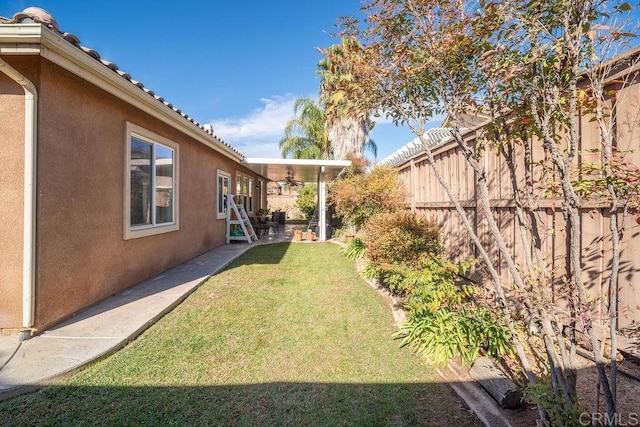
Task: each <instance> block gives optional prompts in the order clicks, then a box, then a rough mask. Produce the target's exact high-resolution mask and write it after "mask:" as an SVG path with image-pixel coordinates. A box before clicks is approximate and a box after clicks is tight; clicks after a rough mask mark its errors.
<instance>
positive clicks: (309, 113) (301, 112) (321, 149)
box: [280, 98, 332, 159]
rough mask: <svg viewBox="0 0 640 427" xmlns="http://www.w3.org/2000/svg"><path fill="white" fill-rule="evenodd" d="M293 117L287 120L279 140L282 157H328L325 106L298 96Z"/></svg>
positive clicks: (329, 154) (328, 146) (329, 147)
mask: <svg viewBox="0 0 640 427" xmlns="http://www.w3.org/2000/svg"><path fill="white" fill-rule="evenodd" d="M293 113H294V115H295V117H293V118H292V119H291V120H289V121H288V122H287V125H286V127H285V128H284V136H283V137H282V139H281V140H280V152H281V153H282V157H283V158H287V157H291V158H294V159H330V158H331V157H332V156H331V146H330V145H329V139H328V138H327V132H326V130H325V108H324V105H323V104H322V103H321V102H320V101H318V103H316V102H314V100H313V99H311V98H298V99H296V101H295V103H294V104H293Z"/></svg>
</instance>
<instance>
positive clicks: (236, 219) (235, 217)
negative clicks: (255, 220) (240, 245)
mask: <svg viewBox="0 0 640 427" xmlns="http://www.w3.org/2000/svg"><path fill="white" fill-rule="evenodd" d="M233 197H234V196H233V194H227V244H229V243H231V241H232V240H246V241H247V242H248V243H251V242H253V241H255V240H258V236H257V235H256V232H255V230H254V229H253V225H252V224H251V221H250V220H249V215H247V211H246V210H245V209H244V206H242V205H237V204H236V202H235V201H234V200H233ZM232 225H239V226H240V229H241V230H242V235H237V236H232V235H231V226H232Z"/></svg>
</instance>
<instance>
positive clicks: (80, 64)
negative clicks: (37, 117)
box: [0, 24, 244, 162]
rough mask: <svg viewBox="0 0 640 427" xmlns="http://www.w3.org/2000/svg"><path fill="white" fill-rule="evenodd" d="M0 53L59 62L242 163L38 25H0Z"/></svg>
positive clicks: (183, 119)
mask: <svg viewBox="0 0 640 427" xmlns="http://www.w3.org/2000/svg"><path fill="white" fill-rule="evenodd" d="M0 54H8V55H35V54H38V55H40V56H42V57H43V58H46V59H47V60H49V61H51V62H53V63H55V64H56V65H59V66H60V67H62V68H64V69H66V70H68V71H70V72H71V73H73V74H75V75H77V76H79V77H81V78H82V79H84V80H86V81H88V82H90V83H92V84H94V85H95V86H97V87H99V88H100V89H103V90H105V91H106V92H108V93H110V94H112V95H114V96H116V97H118V98H119V99H122V100H123V101H125V102H127V103H128V104H131V105H133V106H134V107H136V108H138V109H140V110H142V111H144V112H145V113H147V114H150V115H152V116H153V117H156V118H158V119H159V120H161V121H162V122H164V123H166V124H168V125H170V126H172V127H173V128H175V129H176V130H179V131H181V132H182V133H184V134H186V135H188V136H190V137H192V138H193V139H195V140H196V141H198V142H200V143H202V144H204V145H206V146H208V147H209V148H211V149H213V150H215V151H217V152H219V153H220V154H223V155H224V156H226V157H228V158H230V159H232V160H235V161H238V162H241V161H242V160H243V159H244V156H243V155H242V154H240V153H238V152H236V151H234V150H233V149H232V148H230V147H228V146H227V145H226V144H224V143H223V142H222V141H221V140H220V139H219V138H217V137H216V136H212V135H210V134H208V133H207V132H205V130H204V129H202V128H201V127H200V126H198V125H197V124H196V123H195V122H193V121H191V120H189V119H188V118H186V117H185V116H183V115H182V114H181V113H179V112H178V111H176V110H174V109H173V108H171V107H169V106H168V105H166V104H164V103H163V102H161V101H159V100H158V99H156V98H155V97H154V96H153V95H151V94H149V93H147V92H145V91H144V90H143V89H141V88H139V87H138V86H136V85H135V84H133V83H132V82H131V81H129V80H127V79H125V78H123V77H122V76H120V75H119V74H118V73H117V72H115V71H113V70H111V69H110V68H108V67H106V66H105V65H104V64H103V63H102V62H100V61H99V60H96V59H94V58H93V57H91V56H89V55H87V54H86V53H85V52H83V51H82V50H80V49H78V48H77V47H75V46H73V45H72V44H70V43H69V42H68V41H66V40H65V39H64V38H63V37H61V36H60V35H58V34H55V33H54V32H52V31H50V30H49V29H47V28H45V27H44V26H43V25H41V24H8V25H0Z"/></svg>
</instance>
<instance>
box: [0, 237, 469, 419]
mask: <svg viewBox="0 0 640 427" xmlns="http://www.w3.org/2000/svg"><path fill="white" fill-rule="evenodd" d="M394 330H395V327H394V325H393V319H392V317H391V312H390V309H389V307H387V306H385V304H384V303H383V302H382V300H381V299H380V298H379V296H378V295H377V294H376V292H375V291H374V290H372V289H371V288H370V287H369V286H368V285H367V284H366V283H365V282H364V281H363V280H362V279H361V278H360V277H359V276H358V274H357V273H356V271H355V269H354V266H353V262H351V261H349V260H347V259H346V258H344V256H343V255H342V254H341V253H340V250H339V248H338V247H337V246H336V245H333V244H329V243H327V244H319V243H318V244H293V245H291V244H286V243H281V244H273V245H264V246H256V247H255V248H252V249H250V250H249V251H248V252H246V253H245V254H244V255H243V256H241V257H240V258H239V259H237V260H236V261H235V262H234V263H233V264H231V265H230V266H229V267H228V268H227V269H226V270H225V271H223V272H221V273H220V274H218V275H216V276H214V277H212V278H211V279H210V280H209V281H208V282H207V283H205V284H204V285H203V286H201V287H200V288H199V289H198V290H197V291H196V292H194V293H193V294H192V295H191V296H190V297H189V298H188V299H187V300H186V301H184V302H183V303H182V304H181V305H180V306H178V307H177V308H176V309H175V310H174V311H172V312H171V313H169V314H168V315H167V316H165V317H164V318H163V319H162V320H160V321H159V322H158V323H157V324H155V325H154V326H153V327H151V328H150V329H149V330H148V331H147V332H145V333H144V334H143V335H141V336H140V337H139V338H138V339H137V340H135V341H134V342H132V343H131V344H130V345H129V346H127V347H126V348H124V349H123V350H121V351H119V352H118V353H116V354H114V355H113V356H111V357H109V358H107V359H105V360H103V361H101V362H99V363H97V364H95V365H93V366H91V367H89V368H87V369H85V370H83V371H82V372H80V373H78V374H76V375H74V376H73V377H71V378H69V379H67V380H66V381H65V382H63V383H61V384H59V385H57V386H53V387H48V388H45V389H43V390H41V391H39V392H37V393H34V394H30V395H25V396H21V397H17V398H14V399H11V400H9V401H6V402H2V403H0V419H1V420H3V425H55V426H58V425H148V426H152V425H153V426H156V425H158V426H160V425H162V426H165V425H185V426H195V425H202V426H208V425H255V426H262V425H294V426H302V425H317V426H333V425H354V426H375V425H380V426H387V425H394V426H395V425H434V426H441V425H452V426H453V425H455V426H458V425H480V423H479V422H478V421H477V419H476V418H475V417H474V416H473V415H471V414H470V413H469V412H468V410H466V409H465V408H464V407H463V406H462V405H461V403H460V401H459V400H458V399H457V398H456V397H455V395H454V394H453V393H452V391H451V390H450V388H449V387H448V386H447V385H443V384H439V383H437V382H436V381H435V379H434V378H435V374H432V373H431V372H429V370H428V369H427V368H426V367H425V366H424V364H423V363H422V362H421V361H420V359H419V358H417V357H415V356H413V355H412V354H411V353H410V352H409V351H408V350H406V349H399V348H398V342H396V341H393V340H392V339H391V334H392V333H393V332H394Z"/></svg>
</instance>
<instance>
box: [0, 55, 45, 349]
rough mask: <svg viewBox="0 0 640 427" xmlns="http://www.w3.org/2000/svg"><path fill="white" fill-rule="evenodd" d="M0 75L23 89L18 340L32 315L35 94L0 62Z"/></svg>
mask: <svg viewBox="0 0 640 427" xmlns="http://www.w3.org/2000/svg"><path fill="white" fill-rule="evenodd" d="M0 71H2V72H3V73H4V74H6V75H7V76H8V77H9V78H11V79H12V80H13V81H15V82H16V83H18V84H19V85H20V86H22V88H23V89H24V226H23V228H24V230H23V252H22V256H23V261H22V328H23V331H22V332H20V337H19V338H20V340H21V341H23V340H25V339H28V338H30V337H31V327H32V326H33V324H34V317H35V316H34V314H35V258H36V209H35V208H36V191H35V190H36V186H35V182H36V161H37V150H36V147H37V137H36V135H37V117H38V92H37V90H36V87H35V86H34V84H33V83H32V82H31V81H29V80H28V79H27V78H26V77H25V76H23V75H22V74H20V73H19V72H18V71H17V70H16V69H15V68H13V67H12V66H10V65H9V64H7V63H6V62H5V61H4V60H3V59H0Z"/></svg>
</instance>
